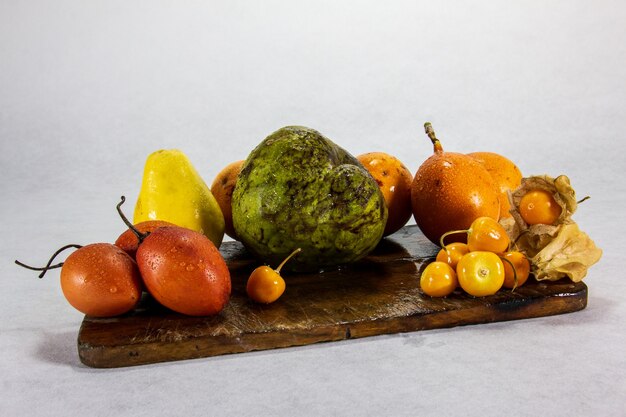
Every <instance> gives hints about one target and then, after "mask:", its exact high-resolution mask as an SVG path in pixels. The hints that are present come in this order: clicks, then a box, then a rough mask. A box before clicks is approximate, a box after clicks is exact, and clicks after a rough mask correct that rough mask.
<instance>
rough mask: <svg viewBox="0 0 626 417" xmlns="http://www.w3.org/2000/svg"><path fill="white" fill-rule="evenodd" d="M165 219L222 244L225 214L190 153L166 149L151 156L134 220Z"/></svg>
mask: <svg viewBox="0 0 626 417" xmlns="http://www.w3.org/2000/svg"><path fill="white" fill-rule="evenodd" d="M147 220H164V221H167V222H170V223H174V224H175V225H177V226H181V227H186V228H188V229H191V230H195V231H197V232H200V233H203V234H204V235H205V236H206V237H208V238H209V239H210V240H211V242H213V243H214V244H215V246H217V247H219V246H220V245H221V243H222V239H223V238H224V216H223V214H222V210H221V209H220V206H219V205H218V203H217V201H216V200H215V197H213V194H212V193H211V190H210V189H209V187H208V186H207V185H206V183H205V182H204V180H203V179H202V177H200V175H199V174H198V172H197V171H196V169H195V168H194V167H193V165H192V164H191V162H190V161H189V159H188V158H187V156H186V155H185V154H184V153H183V152H181V151H180V150H177V149H167V150H166V149H163V150H159V151H156V152H154V153H152V154H150V155H149V156H148V159H147V160H146V165H145V168H144V173H143V180H142V183H141V190H140V192H139V197H138V198H137V204H136V205H135V213H134V218H133V222H134V223H135V224H136V223H140V222H143V221H147Z"/></svg>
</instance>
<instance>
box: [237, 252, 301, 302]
mask: <svg viewBox="0 0 626 417" xmlns="http://www.w3.org/2000/svg"><path fill="white" fill-rule="evenodd" d="M300 251H301V249H300V248H297V249H296V250H294V251H293V252H291V254H290V255H289V256H287V257H286V258H285V259H284V260H283V261H282V262H281V263H280V265H278V268H276V269H272V268H270V267H269V266H266V265H263V266H259V267H258V268H256V269H255V270H254V271H252V273H251V274H250V278H248V282H247V283H246V293H247V294H248V297H250V298H251V299H252V300H254V301H256V302H257V303H263V304H270V303H273V302H274V301H276V300H278V299H279V298H280V296H281V295H283V293H284V292H285V287H286V285H285V280H284V279H283V277H281V276H280V270H281V269H282V267H283V266H284V265H285V264H286V263H287V261H288V260H289V259H291V258H292V257H293V256H295V255H296V254H298V253H299V252H300Z"/></svg>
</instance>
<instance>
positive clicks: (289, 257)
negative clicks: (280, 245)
mask: <svg viewBox="0 0 626 417" xmlns="http://www.w3.org/2000/svg"><path fill="white" fill-rule="evenodd" d="M301 250H302V249H301V248H298V249H296V250H294V251H293V252H291V255H289V256H287V257H286V258H285V260H284V261H282V262H281V263H280V265H278V268H276V269H275V271H276V273H277V274H280V270H281V269H282V267H283V266H284V265H285V264H286V263H287V261H288V260H289V259H291V258H292V257H293V256H294V255H296V254H298V253H299V252H300V251H301Z"/></svg>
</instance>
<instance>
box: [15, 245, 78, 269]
mask: <svg viewBox="0 0 626 417" xmlns="http://www.w3.org/2000/svg"><path fill="white" fill-rule="evenodd" d="M82 247H83V246H82V245H77V244H74V243H73V244H70V245H65V246H63V247H62V248H60V249H58V250H57V251H56V252H54V253H53V254H52V257H51V258H50V260H48V263H47V264H46V266H44V267H36V266H30V265H26V264H25V263H22V262H20V261H18V260H17V259H16V260H15V263H16V264H17V265H19V266H21V267H23V268H26V269H30V270H31V271H43V272H42V273H41V274H39V278H43V276H44V275H46V272H48V271H49V270H50V269H55V268H61V267H62V266H63V264H64V262H60V263H58V264H55V265H52V261H54V258H56V257H57V256H58V255H59V254H60V253H61V252H63V251H64V250H66V249H69V248H76V249H80V248H82Z"/></svg>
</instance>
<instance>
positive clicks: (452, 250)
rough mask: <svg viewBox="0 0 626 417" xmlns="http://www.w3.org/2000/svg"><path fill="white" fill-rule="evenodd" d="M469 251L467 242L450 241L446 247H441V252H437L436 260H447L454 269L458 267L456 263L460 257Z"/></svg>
mask: <svg viewBox="0 0 626 417" xmlns="http://www.w3.org/2000/svg"><path fill="white" fill-rule="evenodd" d="M468 252H469V248H468V247H467V244H466V243H462V242H454V243H448V244H447V245H446V246H445V247H443V248H441V250H440V251H439V253H437V258H436V259H435V260H436V261H440V262H446V263H447V264H448V265H450V266H451V267H452V269H456V264H457V263H458V262H459V259H461V257H462V256H463V255H465V254H466V253H468Z"/></svg>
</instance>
